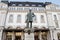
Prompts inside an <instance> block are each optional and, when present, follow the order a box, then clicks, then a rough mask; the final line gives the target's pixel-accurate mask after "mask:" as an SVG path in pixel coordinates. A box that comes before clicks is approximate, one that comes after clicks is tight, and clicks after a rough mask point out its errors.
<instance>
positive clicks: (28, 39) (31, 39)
mask: <svg viewBox="0 0 60 40" xmlns="http://www.w3.org/2000/svg"><path fill="white" fill-rule="evenodd" d="M24 35H25V40H34V33H30V34H28V33H25V34H24Z"/></svg>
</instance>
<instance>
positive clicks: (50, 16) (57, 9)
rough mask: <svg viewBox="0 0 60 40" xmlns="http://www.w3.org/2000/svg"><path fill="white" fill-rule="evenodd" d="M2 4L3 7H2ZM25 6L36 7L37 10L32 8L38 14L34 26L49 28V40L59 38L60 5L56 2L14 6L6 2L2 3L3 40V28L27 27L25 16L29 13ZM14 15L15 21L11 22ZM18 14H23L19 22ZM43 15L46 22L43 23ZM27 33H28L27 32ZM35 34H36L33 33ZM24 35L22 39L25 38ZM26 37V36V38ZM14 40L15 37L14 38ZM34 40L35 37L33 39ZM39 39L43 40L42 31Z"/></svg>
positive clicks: (0, 20)
mask: <svg viewBox="0 0 60 40" xmlns="http://www.w3.org/2000/svg"><path fill="white" fill-rule="evenodd" d="M1 6H2V7H1ZM11 8H12V9H13V8H15V9H14V10H11ZM17 8H22V9H21V10H17ZM25 8H29V9H30V8H31V9H32V8H36V9H37V10H32V12H34V14H35V15H36V19H37V20H36V21H37V22H36V23H33V28H34V27H37V28H39V29H42V28H43V27H45V28H46V29H49V33H48V35H47V36H48V37H47V40H53V39H54V40H58V34H60V6H59V5H56V4H50V5H47V6H46V7H45V8H44V7H18V6H16V7H14V6H9V7H8V5H7V4H5V3H2V2H1V3H0V40H2V37H3V36H2V35H3V30H4V29H8V27H11V28H12V29H16V28H17V27H20V28H22V29H24V28H25V27H26V23H25V21H26V18H25V16H26V15H27V13H28V10H25ZM10 15H13V22H12V23H9V22H8V21H9V16H10ZM17 15H21V22H20V23H17V22H16V21H17ZM41 15H43V16H44V20H45V22H44V23H41ZM54 15H56V17H57V19H56V20H54ZM25 34H26V35H27V33H25ZM33 35H34V34H33ZM23 38H24V37H23V35H22V40H23ZM25 39H26V38H25ZM12 40H14V39H12ZM32 40H34V39H32ZM39 40H42V38H41V33H40V32H39Z"/></svg>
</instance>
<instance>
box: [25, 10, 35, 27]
mask: <svg viewBox="0 0 60 40" xmlns="http://www.w3.org/2000/svg"><path fill="white" fill-rule="evenodd" d="M33 17H35V15H34V13H32V12H31V9H30V10H29V13H28V14H27V20H26V22H27V27H28V28H32V22H33ZM29 24H30V27H29Z"/></svg>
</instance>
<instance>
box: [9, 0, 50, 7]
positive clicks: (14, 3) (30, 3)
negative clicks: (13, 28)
mask: <svg viewBox="0 0 60 40" xmlns="http://www.w3.org/2000/svg"><path fill="white" fill-rule="evenodd" d="M48 4H51V2H45V3H43V2H15V1H11V2H8V6H28V7H32V6H33V7H45V6H46V5H48Z"/></svg>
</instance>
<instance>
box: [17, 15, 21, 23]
mask: <svg viewBox="0 0 60 40" xmlns="http://www.w3.org/2000/svg"><path fill="white" fill-rule="evenodd" d="M20 22H21V15H18V16H17V23H20Z"/></svg>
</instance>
